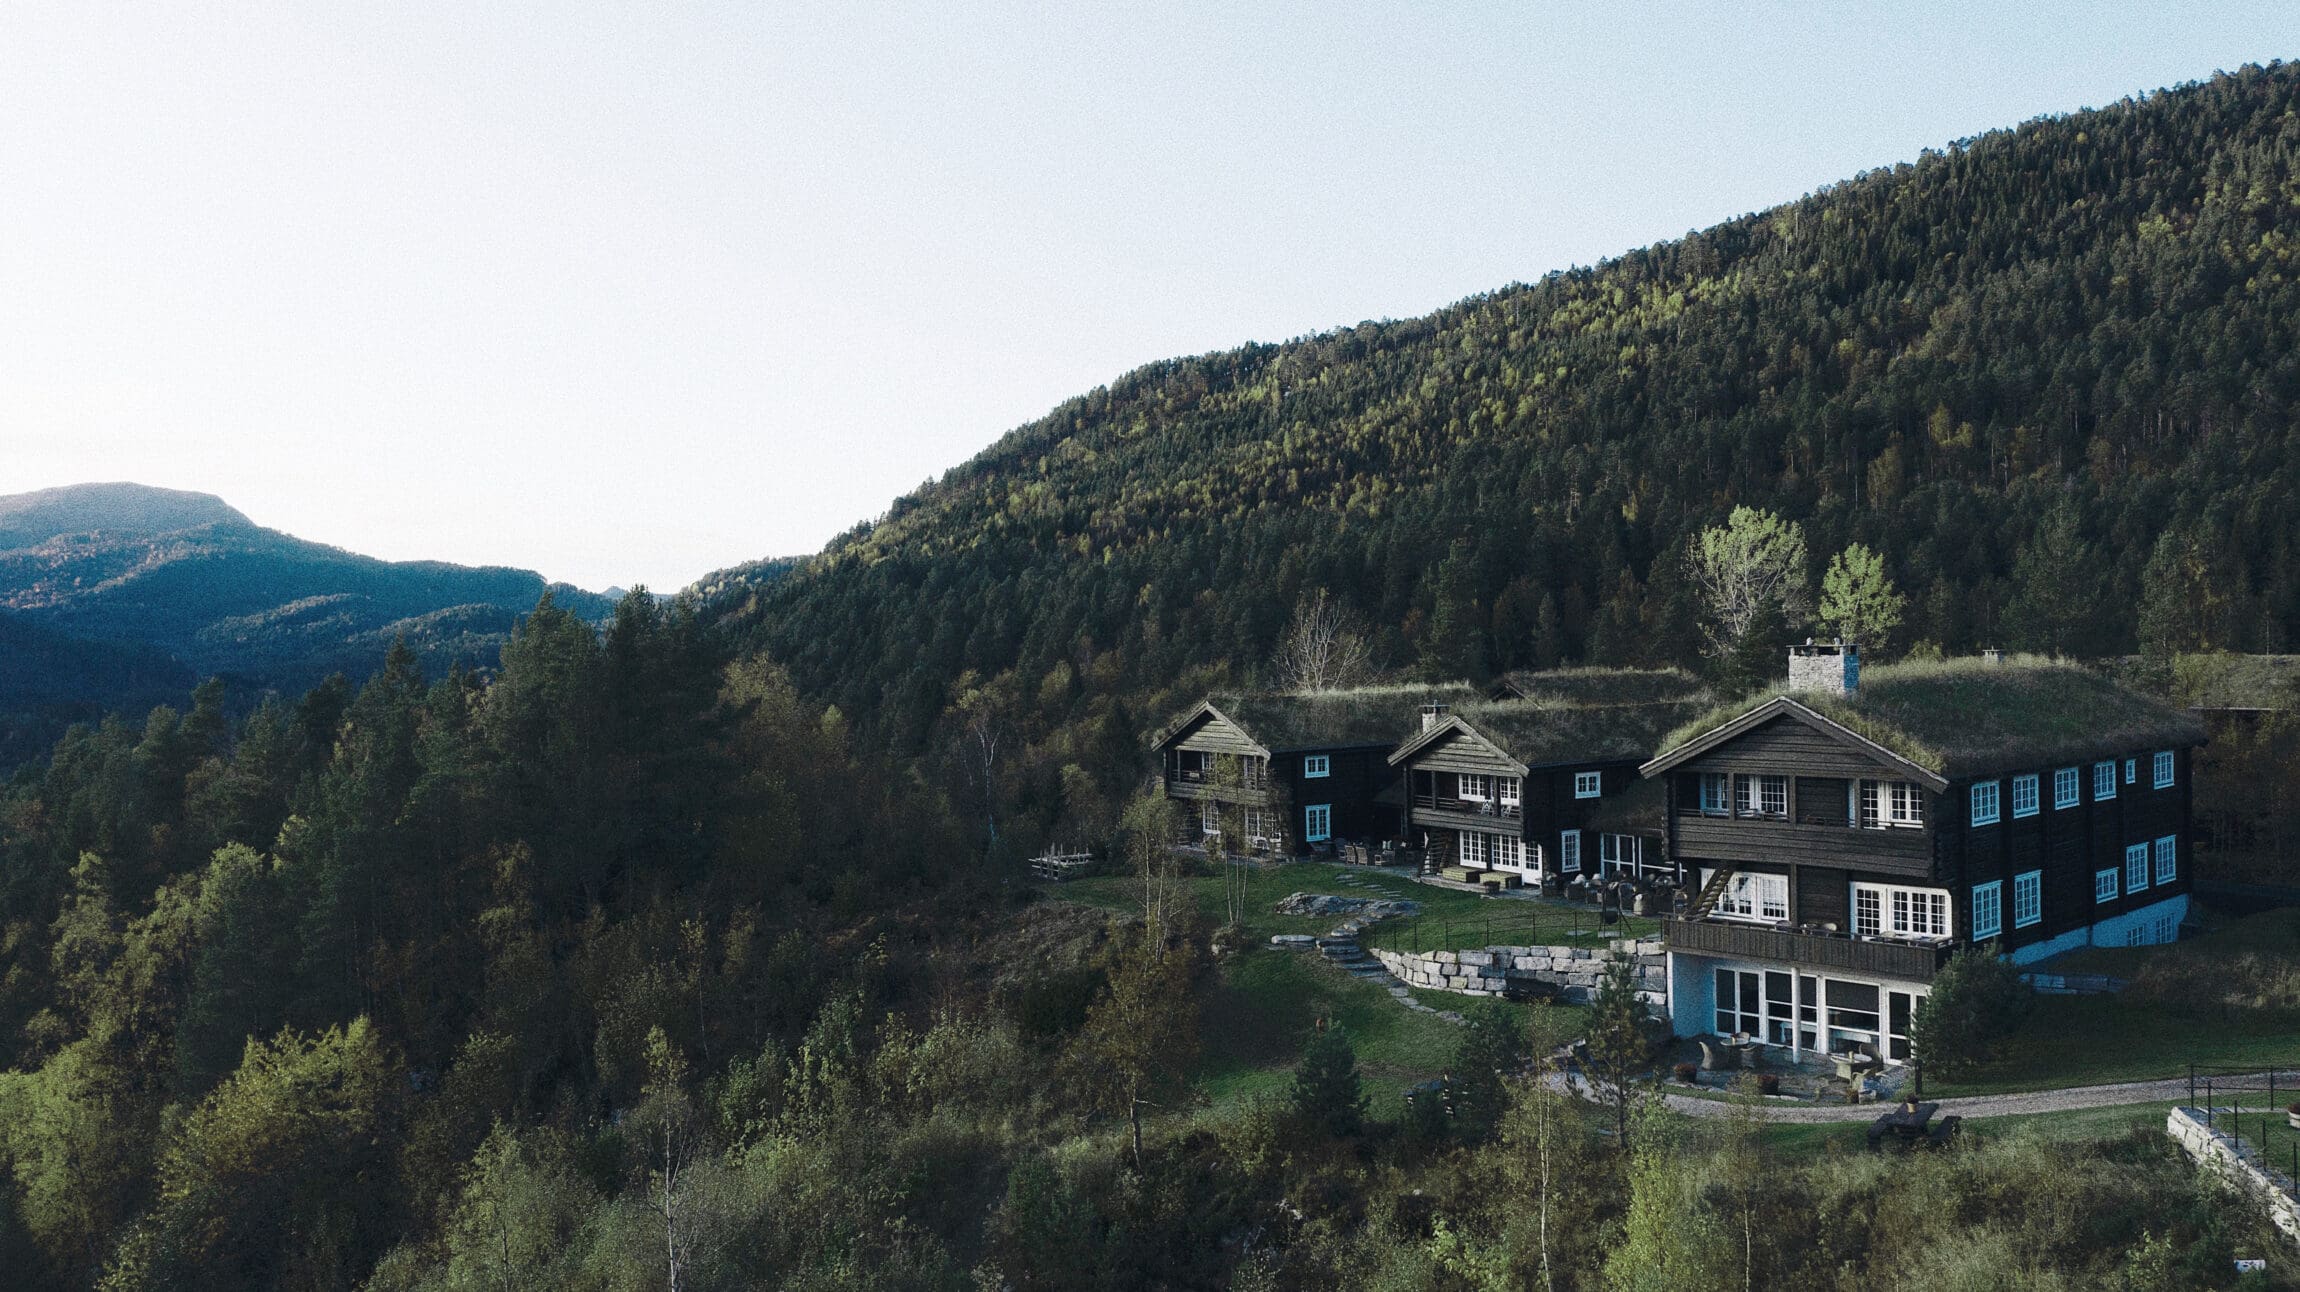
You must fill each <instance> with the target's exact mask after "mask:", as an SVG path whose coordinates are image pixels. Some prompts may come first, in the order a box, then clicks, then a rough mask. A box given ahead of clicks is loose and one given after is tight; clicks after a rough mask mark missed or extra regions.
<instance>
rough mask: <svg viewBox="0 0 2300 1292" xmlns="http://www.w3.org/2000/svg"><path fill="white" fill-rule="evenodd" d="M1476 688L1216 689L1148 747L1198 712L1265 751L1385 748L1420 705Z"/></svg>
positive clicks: (1467, 696) (1410, 724)
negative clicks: (1225, 724) (1219, 720)
mask: <svg viewBox="0 0 2300 1292" xmlns="http://www.w3.org/2000/svg"><path fill="white" fill-rule="evenodd" d="M1476 697H1477V692H1476V691H1474V690H1472V689H1471V688H1470V687H1468V686H1467V685H1465V684H1462V683H1458V682H1457V683H1441V684H1437V685H1431V686H1361V687H1353V688H1351V689H1349V690H1346V691H1307V692H1300V693H1294V694H1286V693H1277V692H1235V691H1233V692H1218V693H1216V694H1214V695H1209V696H1207V697H1206V698H1205V699H1203V700H1201V701H1199V702H1198V703H1197V704H1195V705H1193V706H1191V707H1190V709H1189V710H1188V711H1187V712H1185V713H1184V714H1182V716H1181V717H1179V718H1177V719H1176V720H1175V721H1173V722H1171V723H1169V724H1167V725H1166V726H1165V727H1163V728H1161V729H1160V730H1159V731H1158V732H1157V734H1155V735H1153V736H1152V737H1151V738H1150V744H1151V745H1152V747H1158V746H1163V745H1165V744H1167V743H1168V742H1170V741H1172V740H1173V739H1175V738H1176V737H1178V736H1180V735H1181V734H1182V732H1183V731H1184V730H1186V729H1187V728H1188V727H1189V726H1190V724H1191V723H1192V722H1194V721H1196V720H1197V719H1198V718H1199V717H1200V716H1201V715H1206V714H1211V715H1214V716H1217V717H1220V718H1222V719H1223V720H1224V721H1227V722H1228V723H1230V724H1231V725H1232V726H1235V727H1237V728H1238V729H1239V730H1240V731H1243V732H1245V733H1246V736H1247V738H1248V739H1250V740H1252V741H1253V742H1254V743H1255V744H1256V745H1258V746H1260V747H1261V749H1262V752H1263V753H1264V754H1265V755H1268V754H1278V753H1286V752H1289V751H1295V750H1315V749H1352V748H1375V749H1386V748H1388V747H1389V746H1391V745H1393V744H1395V743H1396V742H1397V739H1398V737H1399V736H1401V735H1403V734H1404V733H1406V732H1408V731H1412V730H1413V729H1414V723H1415V720H1416V719H1415V715H1416V714H1417V713H1418V712H1419V711H1420V709H1421V706H1423V705H1425V704H1460V703H1462V702H1463V701H1465V700H1471V699H1475V698H1476Z"/></svg>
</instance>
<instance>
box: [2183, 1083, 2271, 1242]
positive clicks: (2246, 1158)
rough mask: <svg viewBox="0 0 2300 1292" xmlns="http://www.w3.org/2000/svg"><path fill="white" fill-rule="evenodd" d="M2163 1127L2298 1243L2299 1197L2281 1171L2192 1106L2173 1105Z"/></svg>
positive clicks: (2193, 1155)
mask: <svg viewBox="0 0 2300 1292" xmlns="http://www.w3.org/2000/svg"><path fill="white" fill-rule="evenodd" d="M2164 1130H2165V1133H2166V1134H2168V1135H2170V1136H2172V1139H2173V1142H2174V1143H2176V1144H2178V1145H2180V1147H2181V1148H2183V1149H2186V1150H2187V1151H2188V1155H2189V1156H2190V1157H2192V1158H2195V1159H2196V1160H2197V1161H2198V1162H2199V1163H2201V1164H2204V1165H2206V1166H2215V1167H2218V1168H2219V1169H2220V1170H2223V1171H2225V1172H2227V1173H2228V1178H2229V1179H2231V1180H2233V1181H2235V1182H2236V1187H2238V1188H2239V1189H2242V1190H2243V1191H2244V1192H2245V1193H2247V1194H2250V1195H2252V1196H2253V1197H2254V1198H2257V1199H2258V1200H2259V1201H2260V1203H2261V1205H2262V1206H2264V1207H2266V1208H2267V1209H2268V1218H2269V1219H2270V1220H2272V1221H2274V1222H2276V1227H2277V1228H2278V1229H2281V1230H2283V1231H2284V1236H2285V1237H2287V1238H2289V1239H2291V1240H2292V1241H2294V1242H2295V1243H2300V1201H2295V1200H2294V1199H2293V1197H2292V1194H2291V1192H2290V1191H2291V1189H2292V1187H2293V1182H2292V1181H2291V1180H2289V1179H2287V1178H2286V1177H2285V1175H2284V1173H2283V1172H2282V1171H2278V1170H2275V1169H2274V1168H2272V1167H2271V1168H2264V1167H2263V1165H2262V1163H2261V1162H2260V1155H2259V1154H2258V1153H2256V1152H2254V1151H2253V1150H2251V1149H2249V1148H2247V1147H2245V1146H2244V1144H2243V1143H2242V1142H2241V1141H2239V1140H2238V1139H2237V1138H2236V1137H2235V1136H2233V1135H2230V1134H2229V1133H2228V1132H2227V1131H2224V1130H2219V1129H2216V1128H2214V1127H2211V1126H2207V1125H2205V1124H2204V1116H2203V1114H2202V1113H2200V1112H2199V1111H2198V1110H2196V1109H2194V1108H2175V1109H2173V1110H2172V1112H2171V1114H2170V1115H2169V1116H2167V1117H2166V1118H2165V1119H2164Z"/></svg>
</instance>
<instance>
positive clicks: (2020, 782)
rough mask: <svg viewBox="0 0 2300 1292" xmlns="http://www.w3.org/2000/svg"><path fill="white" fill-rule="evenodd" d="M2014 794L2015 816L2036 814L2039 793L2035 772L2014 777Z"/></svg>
mask: <svg viewBox="0 0 2300 1292" xmlns="http://www.w3.org/2000/svg"><path fill="white" fill-rule="evenodd" d="M2012 794H2013V816H2015V817H2016V818H2017V817H2024V816H2035V815H2036V806H2037V804H2036V799H2037V794H2036V776H2035V774H2034V773H2031V774H2029V775H2027V776H2015V777H2013V782H2012Z"/></svg>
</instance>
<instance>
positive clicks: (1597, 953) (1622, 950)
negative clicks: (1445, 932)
mask: <svg viewBox="0 0 2300 1292" xmlns="http://www.w3.org/2000/svg"><path fill="white" fill-rule="evenodd" d="M1373 954H1374V957H1375V958H1376V959H1378V960H1380V961H1381V962H1382V967H1383V968H1386V969H1388V970H1389V971H1390V973H1392V974H1393V975H1395V976H1396V977H1397V979H1398V980H1399V981H1400V982H1403V983H1404V984H1405V985H1406V986H1408V987H1418V988H1421V989H1422V990H1425V991H1450V992H1455V993H1458V994H1460V995H1463V996H1499V995H1501V994H1502V993H1503V991H1504V990H1506V988H1507V986H1508V984H1509V981H1510V980H1511V979H1513V978H1516V979H1528V980H1531V981H1534V982H1543V983H1548V984H1549V985H1551V986H1553V987H1556V988H1558V989H1559V991H1560V994H1561V995H1563V996H1564V998H1565V999H1566V1000H1568V1001H1571V1002H1572V1003H1574V1004H1577V1005H1579V1004H1586V1003H1588V1001H1589V998H1590V997H1591V996H1592V995H1593V994H1595V992H1596V990H1597V980H1598V979H1599V978H1600V977H1602V976H1603V975H1604V973H1605V970H1606V967H1607V966H1608V965H1610V964H1612V963H1613V962H1614V961H1615V960H1619V959H1622V958H1624V957H1627V958H1628V959H1629V960H1630V961H1631V963H1632V964H1634V965H1635V967H1636V973H1637V994H1638V995H1639V996H1642V997H1644V998H1645V999H1646V1000H1648V1001H1650V1002H1652V1003H1653V1004H1656V1005H1666V1004H1667V1003H1668V996H1669V962H1668V960H1667V959H1666V958H1665V957H1664V956H1663V955H1662V949H1661V939H1659V938H1646V939H1643V940H1636V939H1630V938H1616V939H1614V940H1613V941H1612V942H1609V943H1607V944H1606V945H1605V946H1603V947H1482V948H1479V949H1477V950H1472V951H1422V952H1411V951H1391V950H1388V949H1386V948H1377V949H1376V950H1375V951H1374V953H1373Z"/></svg>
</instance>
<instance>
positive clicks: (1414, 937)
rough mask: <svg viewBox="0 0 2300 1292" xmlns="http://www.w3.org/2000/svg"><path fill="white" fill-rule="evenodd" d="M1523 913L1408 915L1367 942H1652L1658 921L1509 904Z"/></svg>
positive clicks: (1470, 945) (1438, 947)
mask: <svg viewBox="0 0 2300 1292" xmlns="http://www.w3.org/2000/svg"><path fill="white" fill-rule="evenodd" d="M1509 905H1511V906H1513V907H1517V908H1519V909H1517V910H1513V911H1508V912H1499V911H1497V912H1493V913H1491V914H1488V913H1485V912H1480V913H1478V914H1476V915H1472V916H1456V915H1446V914H1435V915H1432V914H1427V913H1425V914H1421V915H1409V916H1407V917H1405V918H1403V919H1396V920H1384V921H1383V922H1382V923H1380V924H1378V925H1376V926H1374V928H1373V929H1372V930H1370V931H1369V934H1368V938H1367V940H1368V941H1370V942H1372V943H1373V944H1375V945H1378V946H1382V947H1387V948H1388V949H1390V950H1392V951H1410V952H1415V953H1420V952H1424V951H1459V950H1466V949H1475V948H1479V947H1497V946H1549V945H1566V946H1594V945H1597V944H1600V943H1602V942H1603V941H1604V940H1606V939H1608V938H1626V937H1651V936H1653V935H1654V934H1656V933H1658V932H1659V931H1660V925H1659V923H1658V922H1657V921H1655V920H1652V919H1650V918H1647V917H1644V916H1634V915H1623V914H1621V913H1620V912H1618V911H1613V910H1609V909H1600V908H1597V907H1591V906H1571V905H1562V906H1548V905H1535V904H1534V903H1532V902H1511V903H1509Z"/></svg>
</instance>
